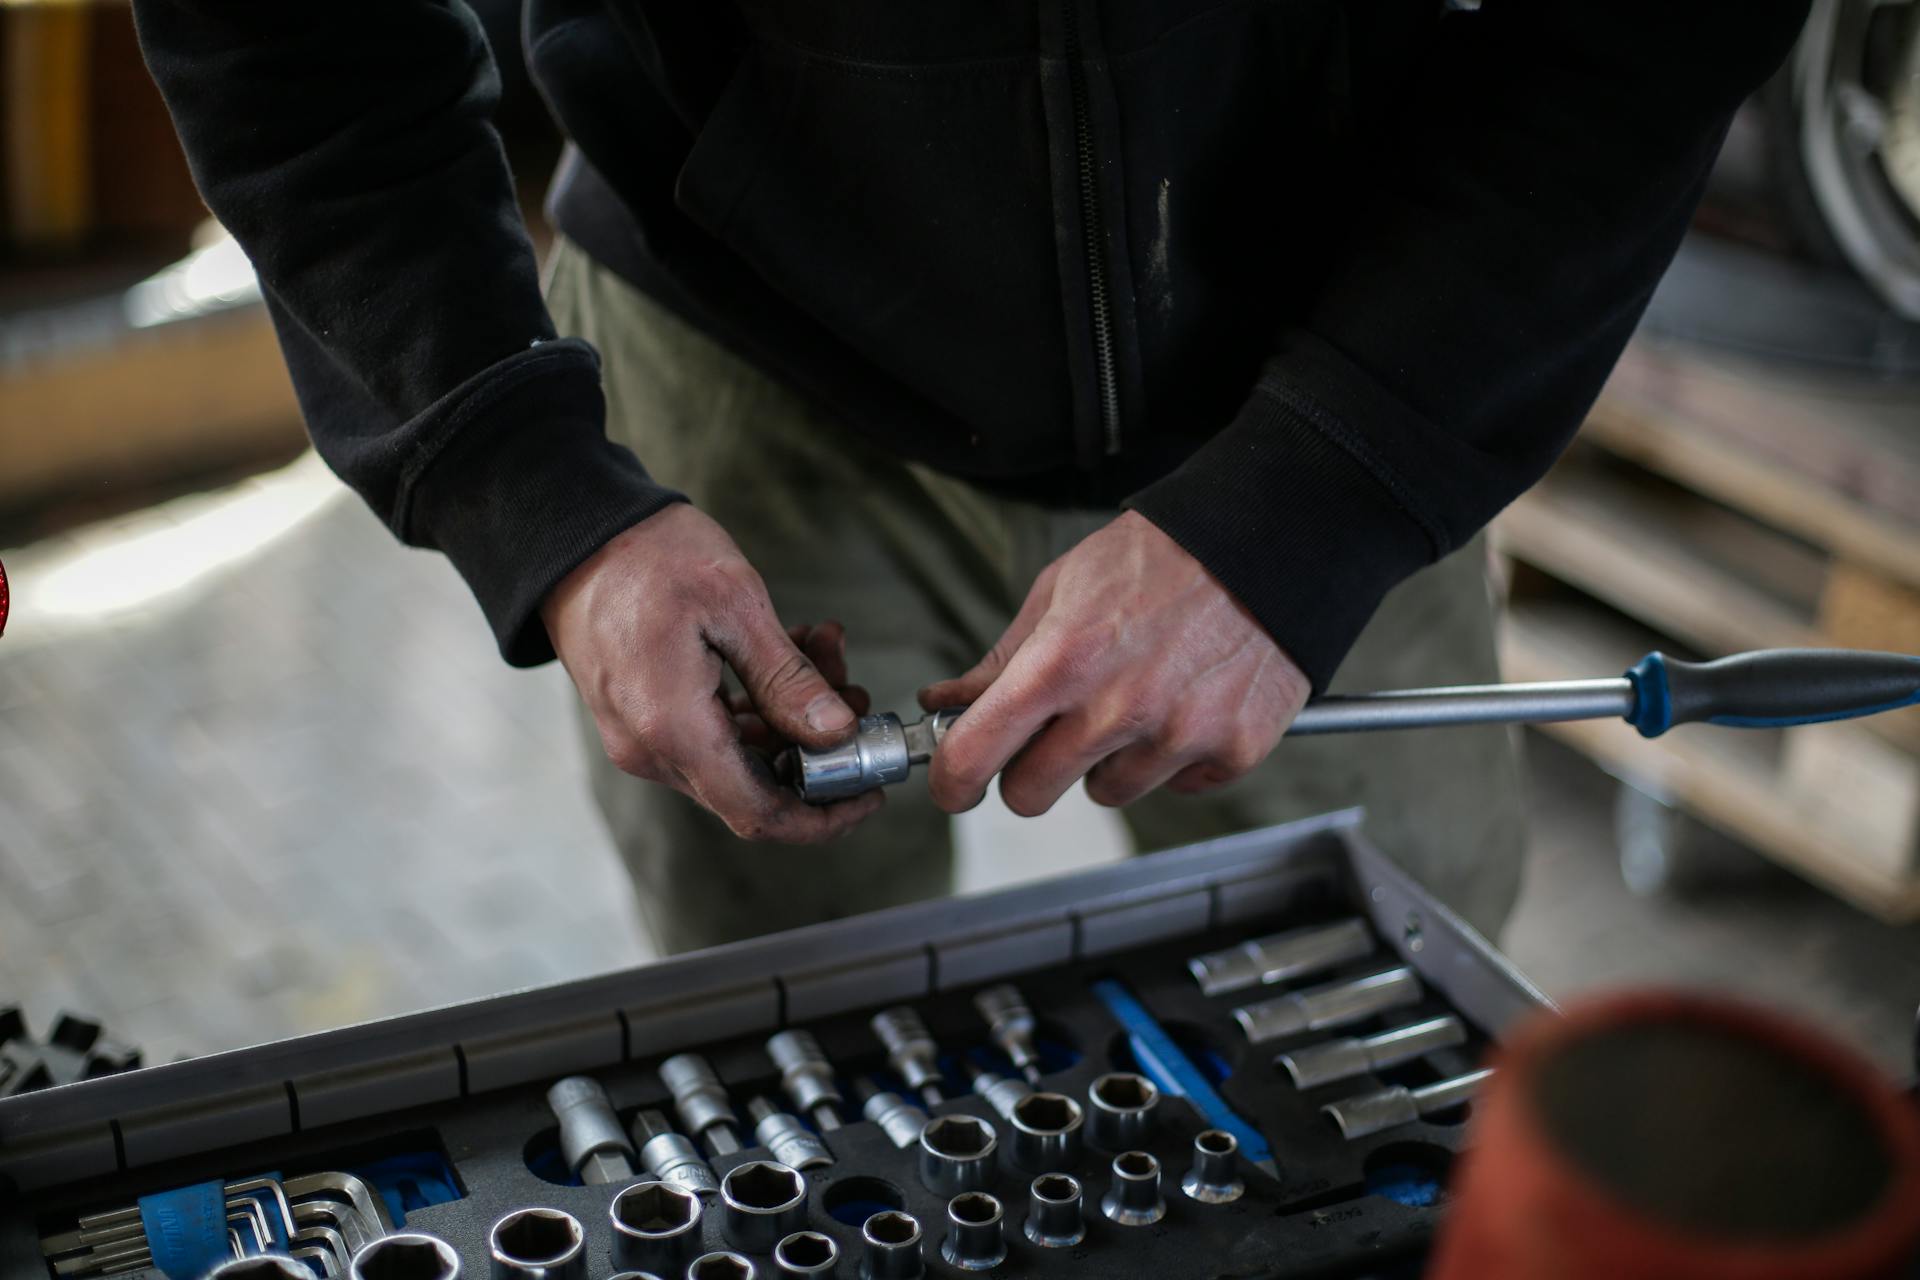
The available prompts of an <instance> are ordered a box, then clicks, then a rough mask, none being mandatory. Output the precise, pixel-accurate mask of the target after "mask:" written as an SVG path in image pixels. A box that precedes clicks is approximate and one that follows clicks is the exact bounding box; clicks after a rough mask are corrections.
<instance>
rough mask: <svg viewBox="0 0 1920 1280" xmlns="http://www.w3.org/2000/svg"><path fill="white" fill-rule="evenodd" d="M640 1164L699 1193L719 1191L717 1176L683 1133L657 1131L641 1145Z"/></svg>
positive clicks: (663, 1179) (676, 1184) (665, 1178)
mask: <svg viewBox="0 0 1920 1280" xmlns="http://www.w3.org/2000/svg"><path fill="white" fill-rule="evenodd" d="M640 1167H641V1168H643V1169H645V1170H646V1171H647V1172H648V1173H650V1174H652V1175H653V1176H654V1177H656V1178H658V1179H659V1180H660V1181H662V1182H671V1183H673V1184H674V1185H675V1186H680V1187H685V1188H686V1189H687V1190H689V1191H692V1192H694V1193H696V1194H698V1195H703V1196H711V1195H718V1194H720V1175H719V1174H717V1173H715V1172H714V1171H713V1166H712V1165H710V1164H708V1163H707V1161H706V1158H705V1157H704V1156H702V1155H701V1154H700V1148H698V1147H696V1146H694V1145H693V1140H692V1139H690V1138H688V1137H687V1136H686V1135H685V1134H680V1133H673V1132H666V1133H656V1134H654V1135H653V1136H652V1137H651V1138H648V1139H647V1140H646V1141H645V1142H643V1143H641V1144H640Z"/></svg>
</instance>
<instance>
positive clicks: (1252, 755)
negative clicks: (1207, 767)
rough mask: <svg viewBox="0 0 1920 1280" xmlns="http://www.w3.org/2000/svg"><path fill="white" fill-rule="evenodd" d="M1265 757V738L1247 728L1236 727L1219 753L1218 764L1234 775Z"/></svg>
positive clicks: (1253, 765) (1246, 770)
mask: <svg viewBox="0 0 1920 1280" xmlns="http://www.w3.org/2000/svg"><path fill="white" fill-rule="evenodd" d="M1266 758H1267V744H1266V740H1265V739H1264V738H1263V737H1262V736H1261V735H1260V734H1257V733H1255V732H1253V731H1252V730H1251V729H1247V728H1240V729H1236V730H1235V731H1234V732H1233V733H1232V734H1231V735H1229V736H1228V738H1227V741H1226V743H1225V745H1224V746H1223V747H1222V748H1221V750H1220V753H1219V763H1220V766H1221V767H1222V768H1224V769H1226V770H1228V771H1230V772H1231V773H1233V774H1234V775H1235V776H1238V775H1240V774H1243V773H1246V772H1248V771H1249V770H1251V769H1253V768H1254V767H1255V766H1257V765H1258V764H1259V763H1260V762H1261V761H1262V760H1264V759H1266Z"/></svg>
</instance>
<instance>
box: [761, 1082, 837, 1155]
mask: <svg viewBox="0 0 1920 1280" xmlns="http://www.w3.org/2000/svg"><path fill="white" fill-rule="evenodd" d="M747 1114H748V1115H749V1116H751V1117H752V1118H753V1136H754V1138H755V1139H756V1140H757V1141H758V1142H759V1143H760V1145H761V1146H763V1147H765V1148H766V1149H767V1151H768V1152H769V1153H770V1154H771V1155H772V1156H773V1158H774V1159H775V1160H778V1161H779V1162H780V1163H781V1164H784V1165H790V1166H792V1167H793V1168H795V1169H821V1168H825V1167H826V1166H827V1165H830V1164H832V1163H833V1152H831V1151H829V1150H827V1144H826V1143H824V1142H822V1141H820V1139H819V1137H818V1136H817V1135H815V1134H814V1132H813V1131H812V1130H811V1129H809V1128H807V1126H805V1125H803V1124H801V1123H800V1121H798V1120H797V1119H795V1118H794V1117H792V1116H790V1115H788V1114H787V1113H786V1112H784V1111H781V1110H779V1109H778V1108H777V1107H775V1106H774V1105H773V1104H772V1103H771V1102H768V1101H767V1100H766V1099H765V1098H749V1099H748V1100H747Z"/></svg>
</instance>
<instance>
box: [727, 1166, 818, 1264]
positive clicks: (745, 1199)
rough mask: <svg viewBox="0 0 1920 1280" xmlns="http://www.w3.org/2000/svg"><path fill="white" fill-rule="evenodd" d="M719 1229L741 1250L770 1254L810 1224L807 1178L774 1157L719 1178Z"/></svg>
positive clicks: (732, 1170)
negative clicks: (777, 1245)
mask: <svg viewBox="0 0 1920 1280" xmlns="http://www.w3.org/2000/svg"><path fill="white" fill-rule="evenodd" d="M720 1210H721V1216H720V1229H721V1232H722V1234H724V1235H725V1236H726V1238H727V1243H729V1244H731V1245H732V1246H733V1247H734V1248H736V1249H738V1250H740V1251H741V1252H742V1253H771V1252H772V1251H773V1246H774V1245H776V1244H778V1243H779V1242H780V1241H781V1239H782V1238H784V1237H786V1236H790V1235H792V1234H793V1233H794V1232H796V1231H798V1230H800V1229H801V1228H802V1227H804V1226H806V1225H807V1180H806V1179H805V1178H804V1177H802V1176H801V1175H800V1173H799V1171H798V1170H796V1169H791V1168H788V1167H787V1166H786V1165H784V1164H776V1163H775V1162H774V1161H772V1160H749V1161H747V1163H745V1164H741V1165H735V1166H734V1167H733V1168H731V1169H729V1170H727V1175H726V1177H724V1178H722V1179H720Z"/></svg>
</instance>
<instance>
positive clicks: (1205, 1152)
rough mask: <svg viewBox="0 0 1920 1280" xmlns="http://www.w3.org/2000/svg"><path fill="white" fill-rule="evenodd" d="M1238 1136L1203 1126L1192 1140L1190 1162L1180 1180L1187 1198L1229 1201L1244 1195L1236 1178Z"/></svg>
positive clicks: (1238, 1176)
mask: <svg viewBox="0 0 1920 1280" xmlns="http://www.w3.org/2000/svg"><path fill="white" fill-rule="evenodd" d="M1239 1156H1240V1139H1238V1138H1236V1137H1234V1136H1233V1135H1232V1134H1230V1133H1228V1132H1227V1131H1226V1130H1225V1129H1207V1130H1204V1131H1202V1132H1201V1133H1199V1134H1198V1135H1196V1136H1195V1137H1194V1139H1193V1165H1192V1167H1190V1168H1189V1169H1188V1170H1187V1176H1186V1177H1184V1178H1182V1179H1180V1189H1181V1190H1182V1191H1184V1192H1186V1193H1187V1198H1188V1199H1189V1200H1198V1201H1199V1202H1200V1203H1201V1204H1229V1203H1231V1202H1233V1201H1235V1200H1238V1199H1239V1198H1240V1197H1241V1196H1243V1195H1245V1194H1246V1191H1247V1184H1246V1183H1245V1182H1243V1181H1242V1180H1241V1178H1240V1161H1239Z"/></svg>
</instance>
